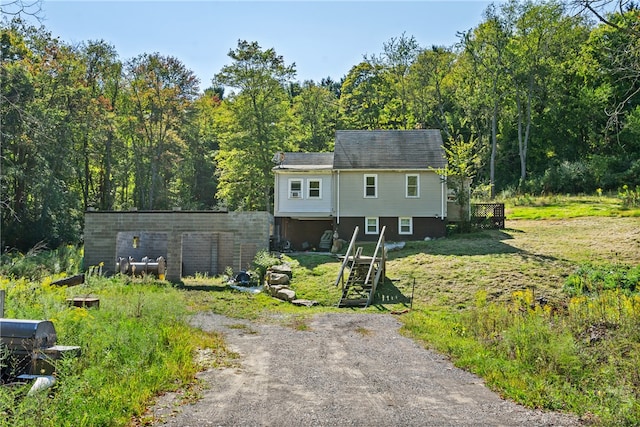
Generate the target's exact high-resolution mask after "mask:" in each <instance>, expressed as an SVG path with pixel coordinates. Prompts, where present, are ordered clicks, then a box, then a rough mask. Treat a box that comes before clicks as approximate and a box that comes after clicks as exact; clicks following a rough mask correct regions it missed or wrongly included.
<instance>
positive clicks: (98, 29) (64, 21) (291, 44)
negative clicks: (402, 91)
mask: <svg viewBox="0 0 640 427" xmlns="http://www.w3.org/2000/svg"><path fill="white" fill-rule="evenodd" d="M489 4H490V2H488V1H479V0H477V1H472V0H466V1H463V0H454V1H443V0H441V1H428V0H423V1H408V2H404V1H349V2H343V1H292V0H290V1H279V2H275V1H219V0H218V1H216V0H208V1H205V0H201V1H158V0H155V1H92V0H83V1H65V0H44V1H43V5H42V6H43V11H42V18H43V20H42V24H43V25H44V26H45V27H46V28H47V30H49V31H50V32H51V33H52V35H53V36H56V37H59V38H60V39H61V40H63V41H65V42H67V43H71V44H76V43H80V42H84V41H88V40H100V39H102V40H105V41H107V42H108V43H110V44H112V45H114V46H115V48H116V50H117V52H118V54H119V55H120V59H122V60H127V59H129V58H132V57H135V56H137V55H139V54H142V53H153V52H159V53H160V54H162V55H170V56H174V57H176V58H178V59H179V60H180V61H182V63H184V64H185V66H186V67H187V68H189V69H190V70H192V71H193V72H194V73H195V74H196V75H197V76H198V77H199V78H200V81H201V83H200V87H201V89H204V88H206V87H209V86H210V85H211V79H212V78H213V76H214V74H216V73H217V72H219V71H220V69H221V68H222V67H223V66H224V65H227V64H230V63H231V59H230V58H229V57H228V56H227V53H228V52H229V50H230V49H235V48H236V46H237V42H238V40H239V39H242V40H247V41H256V42H258V44H259V45H260V46H261V47H262V48H263V49H267V48H274V49H275V51H276V53H277V54H279V55H282V56H283V57H284V60H285V63H286V64H291V63H294V62H295V64H296V69H297V76H296V78H297V80H299V81H304V80H310V79H312V80H315V81H316V82H319V81H320V79H322V78H323V77H327V76H330V77H331V78H332V79H334V80H339V79H340V78H342V77H343V76H344V75H346V74H347V73H348V71H349V69H350V68H351V67H353V66H354V65H356V64H358V63H359V62H361V61H362V59H363V55H365V54H366V55H372V54H376V55H378V54H380V53H381V52H382V49H383V43H385V42H387V41H389V39H391V38H392V37H399V36H401V35H402V34H403V33H405V34H406V35H407V36H414V37H415V38H416V40H417V41H418V43H419V44H420V45H421V46H424V47H429V46H431V45H445V46H451V45H453V44H454V43H456V42H457V41H458V37H457V35H456V34H457V32H459V31H467V30H469V29H471V28H473V27H475V26H477V25H478V24H479V23H480V22H481V20H482V13H483V11H484V10H485V8H486V7H487V6H488V5H489Z"/></svg>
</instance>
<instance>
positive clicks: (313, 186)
mask: <svg viewBox="0 0 640 427" xmlns="http://www.w3.org/2000/svg"><path fill="white" fill-rule="evenodd" d="M307 189H308V191H309V194H308V195H307V197H308V198H310V199H320V198H321V194H322V181H320V180H319V179H310V180H308V181H307Z"/></svg>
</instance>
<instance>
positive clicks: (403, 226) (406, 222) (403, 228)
mask: <svg viewBox="0 0 640 427" xmlns="http://www.w3.org/2000/svg"><path fill="white" fill-rule="evenodd" d="M398 234H413V218H411V217H400V218H398Z"/></svg>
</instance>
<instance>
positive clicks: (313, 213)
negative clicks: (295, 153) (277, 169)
mask: <svg viewBox="0 0 640 427" xmlns="http://www.w3.org/2000/svg"><path fill="white" fill-rule="evenodd" d="M275 175H276V177H275V182H276V186H275V191H276V193H275V196H274V215H275V216H288V217H294V218H297V217H300V218H309V217H314V218H325V217H330V216H331V215H332V214H333V213H334V212H333V209H334V207H333V202H334V198H333V190H334V186H333V180H332V175H331V173H330V172H328V173H315V172H313V173H307V174H305V173H301V172H296V173H276V174H275ZM291 181H298V182H300V187H299V188H300V191H301V193H300V197H299V198H293V199H292V198H291V197H290V191H291V188H290V184H289V182H291ZM311 181H318V182H319V183H320V197H308V196H309V183H310V182H311ZM361 185H362V184H361ZM358 189H359V193H360V192H361V191H362V188H361V187H359V188H358ZM312 194H313V192H312ZM360 200H362V198H361V199H360Z"/></svg>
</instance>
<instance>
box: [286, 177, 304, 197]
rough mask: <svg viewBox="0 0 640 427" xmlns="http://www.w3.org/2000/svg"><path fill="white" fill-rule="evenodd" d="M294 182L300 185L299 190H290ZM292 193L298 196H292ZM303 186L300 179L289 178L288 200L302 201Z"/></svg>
mask: <svg viewBox="0 0 640 427" xmlns="http://www.w3.org/2000/svg"><path fill="white" fill-rule="evenodd" d="M294 182H298V183H300V190H292V189H291V184H293V183H294ZM294 191H295V192H298V193H299V194H298V195H297V196H295V195H294ZM303 191H304V185H303V181H302V179H300V178H290V179H289V198H290V199H302V198H303V196H304V192H303Z"/></svg>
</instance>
